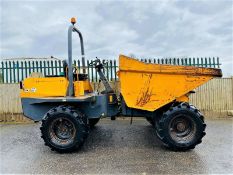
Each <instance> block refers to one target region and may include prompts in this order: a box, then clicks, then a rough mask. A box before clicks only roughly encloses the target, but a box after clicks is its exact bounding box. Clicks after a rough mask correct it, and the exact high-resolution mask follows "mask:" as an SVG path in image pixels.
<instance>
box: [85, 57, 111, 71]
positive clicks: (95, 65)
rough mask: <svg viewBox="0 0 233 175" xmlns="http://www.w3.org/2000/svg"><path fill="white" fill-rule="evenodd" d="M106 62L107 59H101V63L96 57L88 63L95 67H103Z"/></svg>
mask: <svg viewBox="0 0 233 175" xmlns="http://www.w3.org/2000/svg"><path fill="white" fill-rule="evenodd" d="M107 63H108V62H107V61H105V60H104V61H103V63H102V62H101V60H100V59H99V58H97V57H96V59H95V60H92V61H91V62H90V63H89V66H90V67H95V68H97V69H103V68H104V67H105V65H106V64H107Z"/></svg>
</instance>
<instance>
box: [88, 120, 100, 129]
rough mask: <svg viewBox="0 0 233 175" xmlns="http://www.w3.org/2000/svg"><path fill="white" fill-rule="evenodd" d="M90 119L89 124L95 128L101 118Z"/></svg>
mask: <svg viewBox="0 0 233 175" xmlns="http://www.w3.org/2000/svg"><path fill="white" fill-rule="evenodd" d="M88 120H89V126H90V127H91V128H93V127H94V126H95V125H96V124H97V123H98V122H99V120H100V118H90V119H88Z"/></svg>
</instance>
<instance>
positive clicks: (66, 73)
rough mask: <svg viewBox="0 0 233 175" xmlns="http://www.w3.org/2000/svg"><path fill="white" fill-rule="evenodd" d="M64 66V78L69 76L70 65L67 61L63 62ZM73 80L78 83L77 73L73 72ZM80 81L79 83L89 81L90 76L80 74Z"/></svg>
mask: <svg viewBox="0 0 233 175" xmlns="http://www.w3.org/2000/svg"><path fill="white" fill-rule="evenodd" d="M62 64H63V71H64V76H65V77H66V75H68V63H67V60H63V61H62ZM73 80H74V81H77V73H76V72H75V71H74V72H73ZM78 80H79V81H85V80H88V74H83V73H78Z"/></svg>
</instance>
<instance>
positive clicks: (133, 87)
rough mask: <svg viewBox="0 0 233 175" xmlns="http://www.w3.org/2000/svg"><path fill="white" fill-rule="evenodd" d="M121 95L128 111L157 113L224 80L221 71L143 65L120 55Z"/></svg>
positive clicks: (163, 65)
mask: <svg viewBox="0 0 233 175" xmlns="http://www.w3.org/2000/svg"><path fill="white" fill-rule="evenodd" d="M118 75H119V78H120V84H121V93H122V95H123V97H124V100H125V102H126V104H127V106H128V107H131V108H136V109H142V110H147V111H154V110H156V109H158V108H160V107H162V106H164V105H166V104H168V103H170V102H172V101H174V100H176V99H178V98H179V97H182V96H183V95H185V94H187V93H189V92H190V91H191V90H193V89H195V88H197V87H198V86H200V85H202V84H204V83H206V82H207V81H209V80H211V79H212V78H213V77H221V76H222V72H221V69H215V68H202V67H193V66H177V65H165V64H151V63H143V62H140V61H138V60H135V59H132V58H129V57H126V56H124V55H120V57H119V72H118Z"/></svg>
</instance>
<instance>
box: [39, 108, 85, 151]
mask: <svg viewBox="0 0 233 175" xmlns="http://www.w3.org/2000/svg"><path fill="white" fill-rule="evenodd" d="M85 120H86V118H85V116H84V115H82V114H81V113H80V112H79V111H77V110H74V109H73V108H72V107H70V106H58V107H55V108H53V109H51V110H50V111H48V112H47V113H46V115H45V117H44V118H43V120H42V125H41V128H40V129H41V133H42V136H41V137H42V138H43V140H44V142H45V145H47V146H49V147H50V148H51V149H52V150H55V151H58V152H71V151H74V150H75V149H77V148H79V147H80V146H81V145H82V144H83V142H84V139H85V138H86V137H87V134H88V128H87V125H86V124H85Z"/></svg>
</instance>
